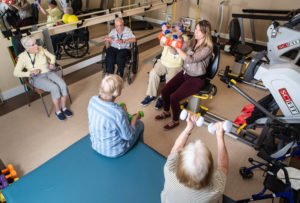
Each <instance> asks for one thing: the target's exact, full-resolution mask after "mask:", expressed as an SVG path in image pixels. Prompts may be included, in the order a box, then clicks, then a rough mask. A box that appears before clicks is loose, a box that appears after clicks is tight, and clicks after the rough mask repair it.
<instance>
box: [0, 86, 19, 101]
mask: <svg viewBox="0 0 300 203" xmlns="http://www.w3.org/2000/svg"><path fill="white" fill-rule="evenodd" d="M22 93H24V87H23V85H19V86H17V87H14V88H12V89H9V90H6V91H4V92H2V96H1V97H2V99H3V100H4V101H5V100H7V99H10V98H12V97H15V96H17V95H19V94H22Z"/></svg>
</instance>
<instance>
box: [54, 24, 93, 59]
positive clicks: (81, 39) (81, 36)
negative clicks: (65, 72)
mask: <svg viewBox="0 0 300 203" xmlns="http://www.w3.org/2000/svg"><path fill="white" fill-rule="evenodd" d="M52 42H53V44H56V46H57V48H56V51H55V55H56V58H57V59H58V60H60V59H61V56H62V53H63V51H64V53H66V54H67V55H68V56H70V57H72V58H82V57H84V56H85V55H86V54H88V52H89V30H88V28H80V29H77V30H74V31H72V32H68V33H62V34H58V35H54V36H52Z"/></svg>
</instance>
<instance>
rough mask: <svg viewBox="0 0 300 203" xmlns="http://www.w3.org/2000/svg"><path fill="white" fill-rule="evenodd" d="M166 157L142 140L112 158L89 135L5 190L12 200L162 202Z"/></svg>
mask: <svg viewBox="0 0 300 203" xmlns="http://www.w3.org/2000/svg"><path fill="white" fill-rule="evenodd" d="M165 161H166V160H165V158H164V157H163V156H161V155H160V154H158V153H157V152H155V151H154V150H152V149H150V148H149V147H148V146H147V145H145V144H143V143H140V142H139V143H138V144H136V146H135V147H134V148H133V149H132V150H130V151H129V152H128V153H127V154H125V155H124V156H122V157H119V158H115V159H111V158H106V157H103V156H101V155H99V154H98V153H96V152H95V151H94V150H93V149H92V148H91V142H90V139H89V136H86V137H84V138H83V139H81V140H79V141H78V142H76V143H75V144H73V145H71V146H70V147H69V148H67V149H66V150H64V151H63V152H61V153H60V154H58V155H57V156H55V157H54V158H52V159H50V160H49V161H47V162H46V163H45V164H43V165H42V166H40V167H38V168H37V169H35V170H34V171H32V172H30V173H28V174H27V175H25V176H24V177H21V178H20V180H19V181H17V182H15V183H13V184H11V185H10V186H9V187H8V188H6V189H4V190H3V194H4V196H5V198H6V200H7V202H8V203H24V202H28V203H47V202H49V203H50V202H51V203H53V202H55V203H60V202H61V203H98V202H99V203H148V202H149V203H159V202H160V192H161V191H162V189H163V184H164V176H163V166H164V163H165Z"/></svg>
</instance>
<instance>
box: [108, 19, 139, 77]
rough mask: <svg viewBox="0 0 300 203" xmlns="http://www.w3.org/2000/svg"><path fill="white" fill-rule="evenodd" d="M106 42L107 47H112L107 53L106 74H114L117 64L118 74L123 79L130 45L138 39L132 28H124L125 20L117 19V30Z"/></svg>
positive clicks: (115, 29)
mask: <svg viewBox="0 0 300 203" xmlns="http://www.w3.org/2000/svg"><path fill="white" fill-rule="evenodd" d="M105 41H106V45H110V47H109V48H108V49H107V51H106V72H107V73H112V74H113V73H114V71H115V64H117V66H118V70H117V74H118V75H120V76H121V77H123V73H124V67H125V63H126V60H127V58H128V57H129V56H130V43H133V42H135V41H136V38H135V36H134V34H133V33H132V31H131V30H130V28H128V27H125V26H124V21H123V19H122V18H116V19H115V28H114V29H112V30H111V32H110V33H109V35H108V37H107V38H105Z"/></svg>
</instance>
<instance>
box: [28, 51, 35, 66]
mask: <svg viewBox="0 0 300 203" xmlns="http://www.w3.org/2000/svg"><path fill="white" fill-rule="evenodd" d="M26 53H27V55H28V57H29V58H30V61H31V64H32V68H34V64H35V57H36V54H34V58H33V60H32V58H31V56H30V54H29V52H28V51H26Z"/></svg>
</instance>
